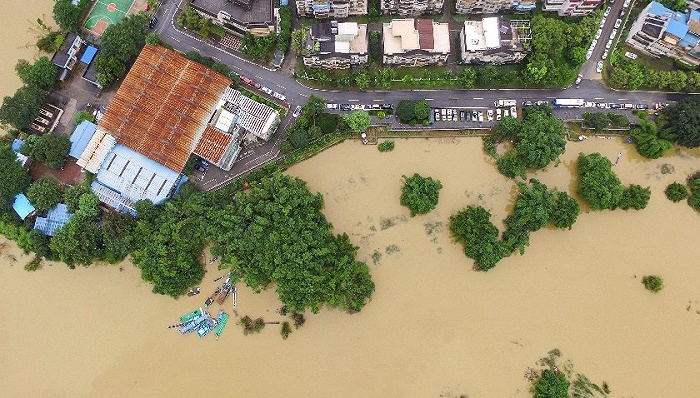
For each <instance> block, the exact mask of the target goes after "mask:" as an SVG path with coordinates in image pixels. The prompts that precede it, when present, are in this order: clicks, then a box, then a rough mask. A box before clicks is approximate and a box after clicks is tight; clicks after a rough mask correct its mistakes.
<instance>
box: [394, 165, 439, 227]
mask: <svg viewBox="0 0 700 398" xmlns="http://www.w3.org/2000/svg"><path fill="white" fill-rule="evenodd" d="M403 180H404V186H403V189H402V193H401V205H402V206H406V207H408V208H409V209H410V210H411V217H414V216H415V215H416V214H426V213H428V212H430V211H431V210H433V209H435V207H436V206H437V204H438V199H439V194H440V190H441V189H442V183H441V182H440V181H439V180H434V179H433V178H432V177H423V176H421V175H419V174H418V173H415V174H413V176H412V177H406V176H403Z"/></svg>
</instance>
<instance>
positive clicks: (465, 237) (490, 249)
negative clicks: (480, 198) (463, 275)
mask: <svg viewBox="0 0 700 398" xmlns="http://www.w3.org/2000/svg"><path fill="white" fill-rule="evenodd" d="M490 219H491V213H489V212H488V210H486V209H484V208H483V207H481V206H471V205H470V206H467V207H466V208H464V209H462V210H460V211H459V212H458V213H457V214H455V215H453V216H451V217H450V232H451V233H452V237H453V238H454V239H455V240H456V241H457V242H458V243H461V244H462V245H464V254H466V255H467V257H469V258H471V259H473V260H474V264H475V266H476V267H477V268H478V269H480V270H481V271H488V270H490V269H491V268H493V267H495V266H496V264H498V262H499V261H501V260H502V259H503V257H504V256H505V250H504V248H503V245H502V244H501V242H500V241H499V240H498V233H499V232H498V228H497V227H496V226H495V225H493V223H492V222H491V220H490Z"/></svg>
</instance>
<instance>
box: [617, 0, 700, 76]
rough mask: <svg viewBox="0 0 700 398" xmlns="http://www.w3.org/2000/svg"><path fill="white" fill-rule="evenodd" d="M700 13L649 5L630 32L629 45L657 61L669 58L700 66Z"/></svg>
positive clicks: (654, 3) (653, 4) (660, 5)
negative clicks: (661, 58)
mask: <svg viewBox="0 0 700 398" xmlns="http://www.w3.org/2000/svg"><path fill="white" fill-rule="evenodd" d="M699 42H700V12H698V11H696V10H692V11H690V12H689V13H687V14H686V13H682V12H679V11H673V10H671V9H669V8H666V7H664V5H663V4H661V3H658V2H656V1H652V2H651V3H649V5H648V6H646V8H644V10H642V12H641V13H640V14H639V17H638V18H637V20H636V21H635V22H634V24H633V25H632V27H631V28H630V31H629V35H628V36H627V40H626V43H627V44H629V45H630V46H631V47H633V48H635V49H637V50H639V51H641V52H644V53H646V54H648V55H651V56H653V57H656V58H659V57H668V58H672V59H677V60H680V61H682V62H684V63H687V64H689V65H693V66H698V65H700V45H698V43H699Z"/></svg>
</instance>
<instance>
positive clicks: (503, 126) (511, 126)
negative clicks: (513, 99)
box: [491, 116, 521, 141]
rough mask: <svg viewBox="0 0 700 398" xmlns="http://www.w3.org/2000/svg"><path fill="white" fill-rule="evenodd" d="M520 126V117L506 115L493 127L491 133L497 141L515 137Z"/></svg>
mask: <svg viewBox="0 0 700 398" xmlns="http://www.w3.org/2000/svg"><path fill="white" fill-rule="evenodd" d="M520 127H521V125H520V120H518V118H516V117H512V116H506V117H504V118H502V119H501V120H500V121H499V122H498V124H496V125H495V126H494V127H493V129H491V135H492V136H493V138H494V140H496V141H503V140H510V139H514V138H516V137H517V136H518V132H519V131H520Z"/></svg>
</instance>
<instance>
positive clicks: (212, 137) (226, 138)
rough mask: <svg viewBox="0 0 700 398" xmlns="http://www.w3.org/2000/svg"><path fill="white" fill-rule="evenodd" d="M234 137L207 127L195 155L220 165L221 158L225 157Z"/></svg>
mask: <svg viewBox="0 0 700 398" xmlns="http://www.w3.org/2000/svg"><path fill="white" fill-rule="evenodd" d="M231 140H233V135H231V134H226V133H223V132H221V131H219V130H217V129H215V128H213V127H211V126H207V128H206V129H205V130H204V134H202V138H201V139H200V140H199V144H197V148H195V149H194V153H196V154H197V155H199V156H201V157H203V158H204V159H206V160H208V161H210V162H211V163H214V164H218V163H219V162H220V161H221V157H222V156H223V155H224V152H225V151H226V148H228V146H229V145H230V144H231Z"/></svg>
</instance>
